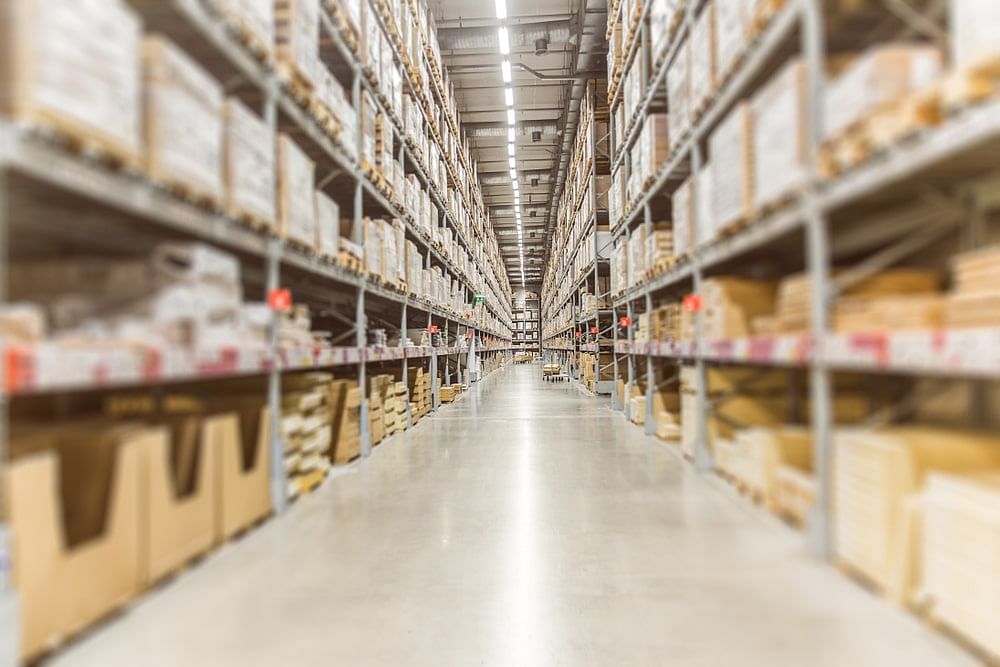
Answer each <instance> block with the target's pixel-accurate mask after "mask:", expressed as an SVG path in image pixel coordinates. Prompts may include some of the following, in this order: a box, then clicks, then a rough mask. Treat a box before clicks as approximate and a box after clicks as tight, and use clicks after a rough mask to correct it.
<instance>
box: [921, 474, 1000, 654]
mask: <svg viewBox="0 0 1000 667" xmlns="http://www.w3.org/2000/svg"><path fill="white" fill-rule="evenodd" d="M922 508H923V517H922V531H921V532H922V537H921V556H922V558H923V563H922V578H921V589H922V596H923V597H924V598H925V601H926V603H927V605H928V606H929V610H930V615H931V617H932V618H933V619H934V620H935V621H936V622H938V623H941V624H943V625H945V626H947V627H948V628H950V629H951V630H953V631H955V632H956V633H958V634H960V635H962V636H963V637H965V638H967V639H968V640H969V641H971V642H972V643H973V644H975V645H976V646H978V647H979V648H981V649H982V650H983V651H984V652H985V653H986V654H987V655H988V656H990V657H991V658H992V659H993V660H1000V577H998V576H997V563H998V562H1000V561H998V557H1000V470H993V471H991V472H989V473H982V474H977V475H975V476H961V475H949V474H937V473H934V474H931V475H928V477H927V487H926V490H925V491H924V494H923V503H922Z"/></svg>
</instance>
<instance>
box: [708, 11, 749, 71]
mask: <svg viewBox="0 0 1000 667" xmlns="http://www.w3.org/2000/svg"><path fill="white" fill-rule="evenodd" d="M749 27H750V15H749V13H748V12H747V6H746V3H745V2H744V0H721V1H719V2H716V3H715V68H716V74H717V75H718V76H720V77H723V76H725V75H726V74H728V73H729V72H730V71H732V69H733V68H734V67H735V66H736V62H737V60H738V59H739V57H740V55H741V54H742V53H743V50H744V49H745V48H746V43H747V42H746V40H747V32H748V30H749Z"/></svg>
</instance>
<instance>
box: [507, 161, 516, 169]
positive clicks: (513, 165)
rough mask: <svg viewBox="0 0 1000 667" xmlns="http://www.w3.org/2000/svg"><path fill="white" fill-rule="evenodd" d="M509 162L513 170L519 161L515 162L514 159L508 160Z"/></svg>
mask: <svg viewBox="0 0 1000 667" xmlns="http://www.w3.org/2000/svg"><path fill="white" fill-rule="evenodd" d="M508 162H510V168H511V169H513V168H514V167H516V166H517V160H515V159H514V158H508Z"/></svg>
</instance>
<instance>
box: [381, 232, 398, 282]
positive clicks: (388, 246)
mask: <svg viewBox="0 0 1000 667" xmlns="http://www.w3.org/2000/svg"><path fill="white" fill-rule="evenodd" d="M381 224H382V280H384V281H385V282H387V283H389V284H390V285H395V284H396V281H397V280H399V250H400V249H399V248H397V247H396V233H395V231H394V230H393V228H392V223H390V222H389V221H387V220H383V221H382V222H381Z"/></svg>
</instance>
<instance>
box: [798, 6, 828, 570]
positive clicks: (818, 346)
mask: <svg viewBox="0 0 1000 667" xmlns="http://www.w3.org/2000/svg"><path fill="white" fill-rule="evenodd" d="M801 1H802V2H803V5H802V44H803V51H804V55H805V60H806V66H807V68H808V73H809V74H808V80H809V93H808V95H807V97H808V102H807V104H808V105H809V106H808V113H807V114H806V123H807V125H808V128H807V133H808V141H807V151H806V156H807V157H806V161H807V164H808V165H809V187H808V188H807V189H806V191H805V195H804V201H803V205H804V209H805V213H806V259H807V269H808V271H809V275H810V284H811V288H812V293H811V295H810V296H811V298H812V312H811V327H810V331H811V334H812V339H813V350H814V352H816V351H819V354H813V355H812V364H811V366H810V371H809V379H810V396H811V406H810V409H811V413H812V433H813V461H814V462H815V463H814V465H815V468H816V504H815V505H814V506H813V509H812V511H811V512H810V515H809V520H808V524H807V536H808V543H809V548H810V550H811V551H812V552H813V553H815V554H816V555H817V556H820V557H822V558H830V557H831V555H832V551H833V522H832V520H831V510H832V507H831V490H832V480H831V476H832V464H833V408H832V405H833V388H832V384H833V383H832V379H831V373H830V369H829V368H828V367H827V365H826V362H825V361H824V359H823V355H822V341H823V340H825V338H826V334H827V332H828V330H829V324H830V322H829V317H830V311H829V306H830V300H831V298H832V297H833V293H832V285H831V281H830V262H831V258H830V244H829V238H828V233H827V221H826V216H825V215H824V212H823V210H822V208H821V206H820V203H819V198H818V194H817V190H818V183H819V179H818V174H817V173H816V163H817V160H816V156H817V154H818V151H819V145H820V142H821V141H822V127H823V105H822V103H821V102H822V100H823V99H824V89H825V86H826V84H825V66H824V62H825V56H826V45H825V42H824V37H823V8H822V6H821V2H820V0H801Z"/></svg>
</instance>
